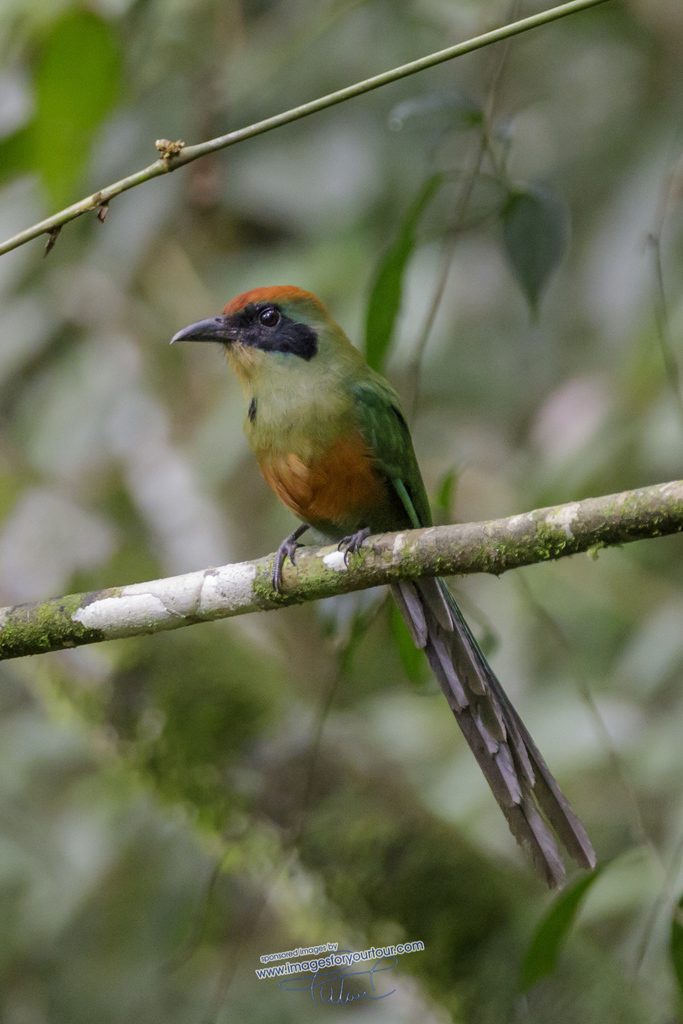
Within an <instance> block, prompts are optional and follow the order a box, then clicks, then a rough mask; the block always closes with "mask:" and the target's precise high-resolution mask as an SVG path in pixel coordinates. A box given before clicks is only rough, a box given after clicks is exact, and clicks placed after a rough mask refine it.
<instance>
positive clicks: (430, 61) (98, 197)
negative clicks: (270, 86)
mask: <svg viewBox="0 0 683 1024" xmlns="http://www.w3.org/2000/svg"><path fill="white" fill-rule="evenodd" d="M601 3H605V0H571V2H570V3H566V4H561V5H560V6H559V7H554V8H552V10H549V11H541V12H540V14H534V15H532V16H531V17H530V18H522V19H521V20H520V21H515V22H512V23H511V24H510V25H503V26H502V27H501V28H497V29H494V30H493V31H492V32H485V33H484V34H483V35H481V36H476V37H475V38H474V39H468V40H467V41H466V42H463V43H457V44H456V45H455V46H449V47H448V48H447V49H446V50H439V51H438V52H437V53H431V54H429V55H428V56H426V57H420V59H419V60H414V61H411V62H410V64H403V65H402V66H401V67H398V68H392V70H391V71H384V72H383V73H382V74H380V75H375V76H374V77H373V78H367V79H365V81H363V82H356V84H355V85H349V86H347V87H346V88H345V89H339V90H338V91H337V92H332V93H329V94H328V95H327V96H321V97H319V98H318V99H317V100H312V101H311V102H310V103H304V104H302V105H301V106H300V107H293V108H292V109H291V110H286V111H284V112H283V113H281V114H276V115H275V116H274V117H268V118H266V119H265V120H264V121H257V122H256V124H252V125H249V126H248V127H246V128H240V129H238V130H237V131H234V132H229V133H228V134H227V135H221V136H219V137H218V138H217V139H209V140H208V142H201V143H199V144H198V145H196V146H184V145H183V144H182V143H168V144H167V145H166V146H162V143H163V141H164V140H160V142H159V144H158V145H159V147H160V148H162V149H164V153H163V155H162V157H161V158H160V159H159V160H155V161H154V163H153V164H150V165H149V167H145V168H143V169H142V170H141V171H137V172H136V173H135V174H131V175H129V176H128V177H127V178H122V179H121V181H117V182H114V184H113V185H108V186H107V187H106V188H103V189H100V190H99V191H98V192H95V193H94V194H93V195H91V196H88V197H87V198H86V199H82V200H81V201H80V202H78V203H74V204H73V205H72V206H68V207H67V208H66V209H65V210H61V211H60V212H59V213H55V214H54V215H53V216H52V217H48V218H47V219H46V220H41V221H40V222H39V223H38V224H34V225H33V227H30V228H26V229H25V230H24V231H20V232H19V234H18V235H14V236H13V237H12V238H8V239H7V241H6V242H3V243H2V244H0V256H1V255H2V254H3V253H6V252H10V251H11V250H12V249H17V248H18V247H19V246H20V245H24V244H25V243H26V242H29V241H30V240H31V239H32V238H37V237H38V236H39V235H44V234H50V233H54V232H57V231H59V230H60V229H61V228H62V227H63V226H64V224H67V223H68V222H69V221H71V220H75V219H76V217H80V216H81V214H83V213H88V212H89V211H90V210H99V209H102V208H104V209H106V208H107V206H108V205H109V203H110V201H111V200H112V199H114V198H115V197H116V196H118V195H121V193H122V192H127V191H128V189H129V188H135V186H136V185H142V183H143V182H145V181H151V179H152V178H158V177H159V176H160V175H161V174H167V173H168V172H169V171H175V170H177V169H178V168H179V167H183V166H184V165H185V164H189V163H192V161H193V160H197V159H198V158H199V157H202V156H206V154H207V153H215V152H216V150H219V149H226V148H227V147H228V146H234V145H235V144H236V143H237V142H244V140H245V139H252V138H254V136H255V135H263V133H264V132H269V131H272V129H273V128H279V127H280V126H281V125H284V124H291V122H292V121H299V120H300V119H301V118H302V117H308V115H309V114H316V113H318V111H320V110H326V109H327V108H328V107H334V106H335V105H336V104H337V103H343V102H344V101H345V100H350V99H353V98H354V97H355V96H362V95H363V93H366V92H371V91H372V90H373V89H379V88H380V86H383V85H389V84H390V83H391V82H398V81H399V79H401V78H407V77H408V76H409V75H414V74H416V73H417V72H418V71H424V70H425V69H426V68H433V67H435V66H436V65H437V64H443V63H444V62H445V61H448V60H453V59H454V58H455V57H461V56H463V54H465V53H472V52H473V51H474V50H480V49H481V48H482V47H484V46H490V45H491V43H497V42H500V41H501V40H502V39H510V38H511V37H512V36H516V35H519V34H520V33H521V32H528V31H529V29H532V28H538V27H539V26H540V25H548V24H549V23H550V22H552V21H557V20H558V19H559V18H565V17H567V15H569V14H575V13H576V12H577V11H583V10H585V9H587V8H588V7H597V5H598V4H601ZM55 237H56V236H55Z"/></svg>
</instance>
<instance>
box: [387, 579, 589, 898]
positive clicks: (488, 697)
mask: <svg viewBox="0 0 683 1024" xmlns="http://www.w3.org/2000/svg"><path fill="white" fill-rule="evenodd" d="M392 591H393V593H394V597H395V598H396V601H397V604H398V606H399V609H400V611H401V614H402V616H403V618H404V619H405V621H406V624H407V626H408V629H409V630H410V633H411V635H412V637H413V640H414V642H415V644H416V646H418V647H423V648H424V651H425V654H426V655H427V659H428V661H429V664H430V666H431V668H432V671H433V672H434V675H435V676H436V678H437V680H438V682H439V685H440V686H441V689H442V691H443V693H444V695H445V697H446V700H447V701H448V704H449V706H450V708H451V710H452V712H453V714H454V715H455V718H456V721H457V722H458V725H459V726H460V728H461V730H462V732H463V734H464V736H465V739H466V740H467V743H468V745H469V746H470V748H471V750H472V752H473V754H474V756H475V758H476V759H477V762H478V764H479V767H480V768H481V770H482V772H483V773H484V776H485V777H486V781H487V782H488V784H489V786H490V787H491V790H492V792H493V795H494V797H495V798H496V800H497V802H498V804H499V806H500V808H501V810H502V811H503V814H504V815H505V817H506V819H507V822H508V825H509V827H510V831H511V832H512V834H513V835H514V837H515V839H516V840H517V842H518V843H519V844H520V845H521V846H522V847H524V848H525V849H527V850H529V852H530V853H531V856H532V859H533V861H534V864H535V865H536V868H537V869H538V870H539V872H540V873H541V875H542V876H543V877H544V878H545V879H546V881H547V883H548V884H549V885H551V886H557V885H562V883H563V881H564V878H565V868H564V864H563V862H562V858H561V857H560V853H559V850H558V847H557V842H556V840H555V836H554V835H553V832H552V831H551V829H550V827H549V825H551V826H552V828H553V829H554V830H555V833H556V834H557V836H558V837H559V839H560V840H561V841H562V843H563V844H564V846H565V847H566V849H567V852H568V853H569V854H570V855H571V856H572V857H573V858H574V859H575V860H576V861H577V862H578V863H579V864H580V865H581V866H582V867H585V868H591V867H594V865H595V854H594V852H593V848H592V846H591V844H590V840H589V839H588V836H587V835H586V831H585V829H584V827H583V825H582V824H581V822H580V821H579V819H578V818H577V816H576V815H575V814H574V812H573V810H572V809H571V807H570V805H569V802H568V801H567V799H566V797H565V796H564V794H563V793H562V791H561V789H560V787H559V786H558V784H557V782H556V781H555V779H554V778H553V776H552V775H551V773H550V771H549V769H548V766H547V765H546V763H545V761H544V760H543V757H542V756H541V754H540V752H539V750H538V747H537V746H536V744H535V743H534V741H533V740H532V738H531V736H530V735H529V733H528V731H527V729H526V727H525V725H524V723H523V722H522V720H521V718H520V717H519V715H518V714H517V712H516V711H515V709H514V707H513V705H512V703H511V701H510V699H509V697H508V696H507V694H506V693H505V691H504V690H503V687H502V686H501V684H500V682H499V681H498V679H497V678H496V676H495V675H494V673H493V670H492V669H491V667H490V665H489V664H488V662H487V661H486V658H485V657H484V655H483V654H482V652H481V650H480V648H479V645H478V644H477V642H476V640H475V639H474V637H473V635H472V632H471V630H470V628H469V626H468V625H467V622H466V621H465V619H464V617H463V615H462V612H461V611H460V609H459V608H458V605H457V604H456V602H455V599H454V598H453V595H452V594H451V592H450V590H449V589H448V587H447V586H446V584H445V583H444V582H443V580H440V579H439V580H431V579H425V580H419V581H417V582H412V583H409V582H405V583H399V584H395V585H394V586H392Z"/></svg>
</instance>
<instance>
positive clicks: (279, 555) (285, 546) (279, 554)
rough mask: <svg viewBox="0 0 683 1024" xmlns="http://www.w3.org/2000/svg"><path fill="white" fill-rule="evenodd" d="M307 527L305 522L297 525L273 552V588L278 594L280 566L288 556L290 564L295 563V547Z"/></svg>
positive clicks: (280, 588)
mask: <svg viewBox="0 0 683 1024" xmlns="http://www.w3.org/2000/svg"><path fill="white" fill-rule="evenodd" d="M307 529H308V526H307V525H306V524H305V523H304V524H303V525H302V526H297V528H296V530H295V531H294V533H290V535H289V537H285V539H284V540H283V541H282V543H281V544H280V546H279V548H278V549H277V551H276V552H275V559H274V561H273V589H274V590H277V592H278V594H281V593H282V566H283V565H284V564H285V558H287V557H289V560H290V562H291V563H292V565H296V561H295V555H296V549H297V548H298V547H299V545H298V544H297V541H298V539H299V537H300V536H301V535H302V533H305V532H306V530H307Z"/></svg>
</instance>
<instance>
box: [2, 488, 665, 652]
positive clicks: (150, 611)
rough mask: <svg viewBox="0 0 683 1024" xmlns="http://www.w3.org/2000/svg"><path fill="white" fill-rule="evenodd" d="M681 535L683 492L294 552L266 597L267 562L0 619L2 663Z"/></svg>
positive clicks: (18, 610)
mask: <svg viewBox="0 0 683 1024" xmlns="http://www.w3.org/2000/svg"><path fill="white" fill-rule="evenodd" d="M681 531H683V480H674V481H671V482H670V483H665V484H656V485H654V486H651V487H642V488H640V489H638V490H634V491H623V492H621V493H620V494H610V495H605V496H603V497H600V498H588V499H586V500H584V501H575V502H571V503H570V504H567V505H555V506H552V507H550V508H542V509H537V510H536V511H534V512H527V513H524V514H523V515H517V516H512V517H511V518H508V519H495V520H492V521H490V522H484V523H467V524H463V525H455V526H435V527H430V528H428V529H423V530H408V531H405V532H403V533H391V534H382V535H381V536H378V537H370V538H369V539H368V540H367V541H366V542H365V544H364V545H363V548H362V550H361V552H360V553H359V554H358V555H355V556H353V557H352V558H351V559H350V561H349V565H348V566H346V565H345V563H344V558H343V556H342V554H341V552H339V551H338V550H337V548H336V546H333V547H324V548H302V549H300V551H299V552H298V553H297V562H296V566H292V565H291V563H290V562H289V561H288V562H287V563H286V565H285V569H284V587H285V592H284V593H283V594H278V593H276V592H275V591H274V590H273V587H272V583H271V573H272V568H273V555H268V556H267V557H266V558H260V559H256V560H255V561H252V562H240V563H237V564H234V565H225V566H222V567H221V568H217V569H216V568H209V569H204V570H201V571H199V572H192V573H187V574H186V575H184V576H173V577H170V578H168V579H162V580H153V581H151V582H149V583H135V584H133V585H131V586H125V587H112V588H109V589H107V590H99V591H94V592H91V593H86V594H70V595H68V596H66V597H58V598H53V599H52V600H50V601H45V602H42V603H37V604H23V605H15V606H13V607H11V608H4V609H2V610H0V659H5V658H18V657H22V656H24V655H29V654H42V653H45V652H47V651H56V650H62V649H64V648H66V647H77V646H80V645H81V644H91V643H98V642H100V641H102V640H113V639H117V638H120V637H130V636H137V635H140V634H143V633H155V632H157V631H159V630H162V629H176V628H178V627H179V626H189V625H192V624H193V623H196V622H208V621H210V620H212V619H221V618H229V617H231V616H233V615H244V614H246V613H247V612H255V611H272V610H274V609H276V608H282V607H285V606H286V605H290V604H300V603H302V602H304V601H313V600H316V599H318V598H322V597H332V596H333V595H335V594H346V593H348V592H350V591H353V590H364V589H367V588H368V587H376V586H379V585H381V584H385V583H391V582H393V581H395V580H400V579H417V578H418V577H420V576H449V575H465V574H468V573H476V572H487V573H492V574H494V575H500V574H501V573H504V572H507V570H508V569H515V568H518V567H519V566H523V565H532V564H534V563H537V562H545V561H549V560H551V559H557V558H563V557H565V556H567V555H574V554H578V553H579V552H582V551H590V550H591V549H598V548H603V547H610V546H614V545H619V544H626V543H629V542H630V541H634V540H642V539H645V538H653V537H662V536H665V535H667V534H672V533H679V532H681Z"/></svg>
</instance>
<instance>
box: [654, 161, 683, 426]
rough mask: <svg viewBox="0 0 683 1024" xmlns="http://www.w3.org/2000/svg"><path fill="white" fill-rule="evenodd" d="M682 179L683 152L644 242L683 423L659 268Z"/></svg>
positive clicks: (660, 339)
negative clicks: (664, 238)
mask: <svg viewBox="0 0 683 1024" xmlns="http://www.w3.org/2000/svg"><path fill="white" fill-rule="evenodd" d="M682 182H683V155H681V157H680V158H679V160H678V162H677V164H676V166H675V167H674V169H673V171H671V172H670V173H669V174H667V176H666V179H665V182H664V186H663V188H662V192H661V197H660V202H659V210H658V214H657V224H656V227H655V229H654V231H652V232H650V234H649V235H648V236H647V245H648V249H649V251H650V254H651V258H652V303H653V307H654V315H655V330H656V334H657V341H658V342H659V348H660V350H661V353H662V361H663V363H664V373H665V375H666V379H667V382H668V384H669V387H670V388H671V391H672V393H673V396H674V401H675V402H676V408H677V410H678V416H679V419H680V421H681V425H682V426H683V395H681V375H680V371H679V367H678V363H677V361H676V356H675V355H674V350H673V343H672V339H671V328H670V324H669V310H668V306H667V301H666V290H665V287H664V271H663V268H662V235H663V233H664V228H665V225H666V218H667V214H668V212H669V206H670V205H671V203H672V201H673V199H674V198H675V194H676V192H677V191H678V189H679V188H680V187H681V183H682Z"/></svg>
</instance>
